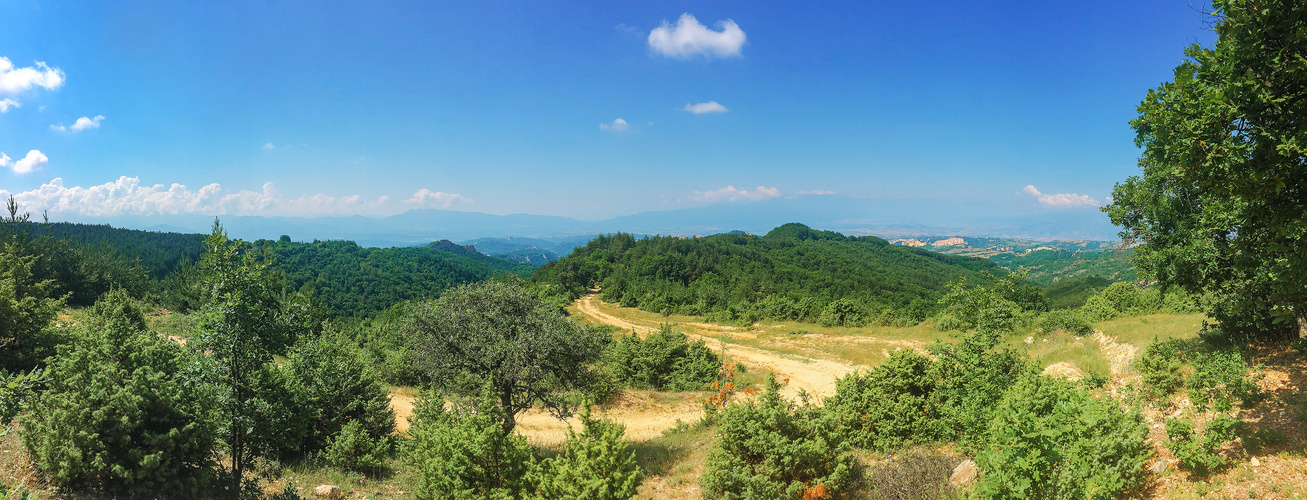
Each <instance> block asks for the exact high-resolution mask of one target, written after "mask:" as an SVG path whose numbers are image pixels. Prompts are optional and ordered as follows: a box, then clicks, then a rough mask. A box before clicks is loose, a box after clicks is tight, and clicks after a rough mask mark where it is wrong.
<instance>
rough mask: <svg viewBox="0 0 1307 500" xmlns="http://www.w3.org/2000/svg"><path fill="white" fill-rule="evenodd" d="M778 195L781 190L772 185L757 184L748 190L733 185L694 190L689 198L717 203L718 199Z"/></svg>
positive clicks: (750, 198) (746, 198) (758, 197)
mask: <svg viewBox="0 0 1307 500" xmlns="http://www.w3.org/2000/svg"><path fill="white" fill-rule="evenodd" d="M780 195H781V190H779V189H776V188H774V187H770V188H769V187H764V186H758V188H757V189H754V190H753V191H750V190H748V189H736V188H735V186H726V187H724V188H721V189H717V190H713V191H695V192H693V193H690V199H692V200H695V201H705V202H708V203H717V202H719V201H758V200H765V199H768V198H775V197H777V196H780Z"/></svg>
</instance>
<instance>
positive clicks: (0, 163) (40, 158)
mask: <svg viewBox="0 0 1307 500" xmlns="http://www.w3.org/2000/svg"><path fill="white" fill-rule="evenodd" d="M47 163H50V159H49V158H46V156H45V154H44V153H42V152H40V151H37V150H35V149H33V150H31V151H28V152H27V156H24V157H23V158H22V159H20V160H18V161H13V160H11V159H10V158H9V156H8V155H6V154H4V153H0V168H5V167H8V168H12V169H14V173H16V174H26V173H29V172H33V171H36V170H40V169H41V168H43V167H45V165H46V164H47Z"/></svg>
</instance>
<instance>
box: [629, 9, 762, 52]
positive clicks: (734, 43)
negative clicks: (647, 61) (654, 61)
mask: <svg viewBox="0 0 1307 500" xmlns="http://www.w3.org/2000/svg"><path fill="white" fill-rule="evenodd" d="M715 27H716V28H717V29H718V30H720V31H714V30H711V29H708V27H707V26H704V25H702V24H699V20H698V19H695V18H694V16H692V15H690V14H689V13H688V12H687V13H685V14H681V19H680V20H678V21H677V22H676V26H672V25H670V24H668V23H667V21H663V25H662V26H659V27H657V28H654V29H653V31H650V32H649V48H651V49H653V51H654V52H657V53H659V54H662V55H664V56H667V57H675V58H679V59H688V58H690V57H693V56H696V55H703V56H705V57H738V56H739V55H740V47H742V46H743V45H744V40H745V35H744V30H741V29H740V26H739V25H738V24H735V21H732V20H730V19H727V20H725V21H717V23H716V24H715Z"/></svg>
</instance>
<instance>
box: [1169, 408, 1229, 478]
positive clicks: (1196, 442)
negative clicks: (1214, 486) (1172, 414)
mask: <svg viewBox="0 0 1307 500" xmlns="http://www.w3.org/2000/svg"><path fill="white" fill-rule="evenodd" d="M1241 429H1242V423H1241V422H1239V421H1237V420H1234V419H1233V418H1230V417H1229V416H1226V415H1221V416H1218V417H1216V418H1214V419H1212V421H1210V422H1208V423H1207V426H1206V427H1205V428H1204V429H1203V434H1202V435H1201V436H1198V435H1196V434H1195V432H1194V424H1193V422H1191V421H1189V420H1182V419H1178V418H1169V419H1167V420H1166V437H1167V442H1166V446H1167V448H1170V449H1171V453H1174V454H1175V456H1176V458H1178V459H1180V463H1179V467H1180V468H1181V469H1183V470H1185V471H1188V472H1190V473H1193V474H1196V475H1199V476H1205V475H1207V474H1210V473H1212V472H1215V471H1217V470H1219V469H1221V468H1223V467H1225V465H1226V461H1225V458H1224V457H1222V456H1221V455H1219V454H1217V453H1216V448H1218V447H1220V446H1222V445H1224V444H1226V443H1229V442H1231V441H1233V440H1234V438H1235V437H1236V434H1238V432H1239V431H1240V430H1241Z"/></svg>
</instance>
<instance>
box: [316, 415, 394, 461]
mask: <svg viewBox="0 0 1307 500" xmlns="http://www.w3.org/2000/svg"><path fill="white" fill-rule="evenodd" d="M394 449H395V442H394V439H392V438H391V436H389V435H385V436H376V435H374V434H373V433H371V432H368V429H366V428H364V427H363V424H362V423H360V422H359V421H358V420H350V421H349V422H346V423H345V425H344V426H342V427H341V428H340V432H338V433H337V434H336V435H335V436H332V438H331V440H330V441H329V442H328V443H327V446H326V448H324V449H323V450H322V458H323V460H325V461H326V462H327V464H328V465H331V466H332V467H336V468H340V469H344V470H351V471H359V472H368V473H373V474H375V473H376V472H377V471H380V470H382V469H384V468H386V463H387V460H388V459H389V458H390V453H391V451H393V450H394Z"/></svg>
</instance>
